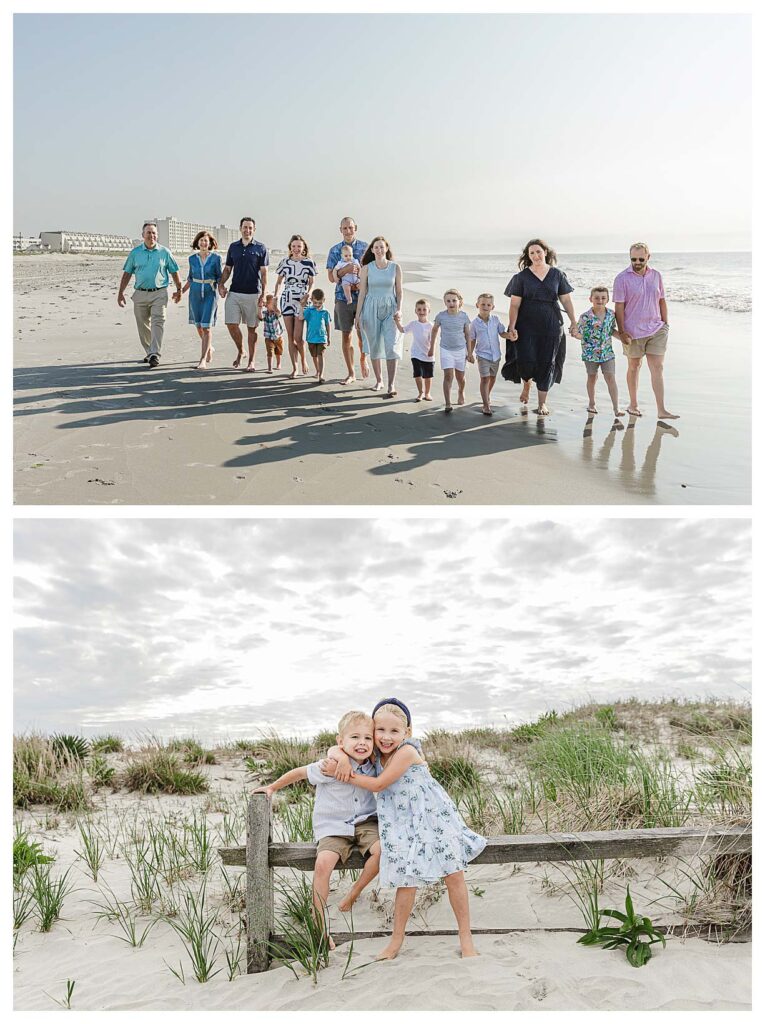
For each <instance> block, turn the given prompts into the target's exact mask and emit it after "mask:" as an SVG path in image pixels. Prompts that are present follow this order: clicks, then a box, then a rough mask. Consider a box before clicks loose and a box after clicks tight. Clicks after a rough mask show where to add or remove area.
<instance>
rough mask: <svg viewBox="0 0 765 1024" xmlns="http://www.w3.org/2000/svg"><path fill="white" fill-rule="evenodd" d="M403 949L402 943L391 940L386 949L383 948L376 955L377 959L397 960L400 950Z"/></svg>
mask: <svg viewBox="0 0 765 1024" xmlns="http://www.w3.org/2000/svg"><path fill="white" fill-rule="evenodd" d="M400 949H401V943H400V942H396V941H394V940H391V941H390V942H389V943H388V945H387V946H386V947H385V949H381V950H380V952H379V953H378V954H377V956H376V957H375V960H395V959H396V957H397V956H398V951H399V950H400Z"/></svg>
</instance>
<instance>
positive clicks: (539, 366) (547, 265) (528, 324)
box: [502, 238, 576, 416]
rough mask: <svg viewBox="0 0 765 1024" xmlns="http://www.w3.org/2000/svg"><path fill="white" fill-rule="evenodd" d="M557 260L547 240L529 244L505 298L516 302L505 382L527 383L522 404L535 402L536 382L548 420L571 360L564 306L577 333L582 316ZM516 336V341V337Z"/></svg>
mask: <svg viewBox="0 0 765 1024" xmlns="http://www.w3.org/2000/svg"><path fill="white" fill-rule="evenodd" d="M556 262H557V256H556V254H555V250H554V249H553V248H551V247H550V246H549V245H548V244H547V243H546V242H543V241H542V239H541V238H533V239H532V240H531V241H530V242H527V243H526V246H525V248H524V250H523V252H522V253H521V255H520V258H519V260H518V267H519V268H520V273H519V274H515V276H514V277H513V278H512V279H511V281H510V283H509V284H508V286H507V288H505V295H507V296H509V298H510V312H509V314H508V321H507V330H508V333H509V334H510V335H511V339H510V340H509V341H508V343H507V360H506V362H505V365H504V366H503V367H502V376H503V377H504V378H505V380H513V381H515V382H516V384H519V383H520V382H521V381H523V388H522V390H521V402H522V403H523V404H524V405H525V404H526V402H528V400H529V391H530V390H531V382H532V380H533V381H534V382H535V383H536V386H537V407H536V409H535V410H534V412H536V413H537V415H539V416H547V415H548V413H549V411H550V410H549V409H548V408H547V392H548V391H549V390H550V388H551V387H552V386H553V383H556V384H560V382H561V380H562V377H563V363H564V361H565V359H566V335H565V332H564V331H563V317H562V316H561V313H560V306H561V304H562V305H563V308H564V309H565V311H566V315H567V316H568V318H569V321H570V323H571V328H572V329H576V314H575V313H574V304H573V302H572V301H571V292H573V290H574V289H573V288H572V287H571V285H570V284H569V282H568V279H567V277H566V275H565V274H564V273H563V271H561V270H558V268H557V267H556V266H555V263H556ZM513 335H515V337H514V338H513V337H512V336H513Z"/></svg>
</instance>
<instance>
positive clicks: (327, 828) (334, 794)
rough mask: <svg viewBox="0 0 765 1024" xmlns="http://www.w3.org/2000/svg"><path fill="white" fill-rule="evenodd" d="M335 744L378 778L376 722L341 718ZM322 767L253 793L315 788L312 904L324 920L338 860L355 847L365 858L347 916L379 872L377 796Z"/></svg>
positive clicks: (356, 715)
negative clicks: (302, 783) (302, 782)
mask: <svg viewBox="0 0 765 1024" xmlns="http://www.w3.org/2000/svg"><path fill="white" fill-rule="evenodd" d="M337 744H338V746H339V747H341V748H342V750H343V751H344V752H345V753H346V754H347V755H348V757H349V758H350V759H351V763H352V764H353V766H354V771H355V772H357V773H361V774H362V775H370V776H372V777H373V778H374V777H376V776H377V770H376V768H375V766H374V764H373V763H372V762H371V761H370V757H371V756H372V753H373V751H374V722H373V721H372V718H371V717H370V716H369V715H367V714H365V713H364V712H363V711H349V712H348V713H347V714H345V715H343V717H342V718H341V719H340V721H339V723H338V726H337ZM320 765H321V762H319V761H315V762H314V763H313V764H309V765H305V766H303V767H301V768H293V769H292V770H291V771H289V772H285V773H284V775H282V776H280V778H278V779H277V780H276V782H272V783H270V785H268V786H260V787H259V788H258V789H256V790H254V792H256V793H266V794H267V795H268V797H269V798H270V797H272V796H273V794H274V793H276V792H277V790H280V789H284V787H285V786H290V785H292V784H293V783H295V782H298V781H300V780H301V779H304V780H305V781H306V782H308V783H309V784H310V785H312V786H315V787H316V798H315V800H314V805H313V834H314V839H316V840H317V842H318V847H317V850H316V867H315V868H314V872H313V903H314V907H315V909H316V914H317V916H318V917H319V919H320V920H325V919H326V918H325V915H326V907H327V899H328V898H329V880H330V877H331V875H332V871H333V869H334V867H335V865H336V864H337V862H338V860H340V861H341V862H342V863H343V864H345V862H346V861H347V860H348V858H349V857H350V855H351V851H352V850H353V849H354V847H356V848H357V849H358V850H359V851H360V852H361V855H362V856H363V857H365V858H366V863H365V864H364V870H363V871H362V872H361V875H360V876H359V878H358V880H357V881H356V882H355V883H354V885H353V887H352V888H351V889H350V891H349V892H348V894H347V895H346V897H345V898H344V899H343V901H342V902H341V903H340V905H339V907H340V910H341V911H342V912H343V913H345V912H346V911H348V910H350V909H351V907H352V906H353V904H354V903H355V902H356V900H357V899H358V898H359V896H360V895H361V892H362V891H363V890H364V889H365V888H366V886H367V885H369V883H370V882H371V881H372V879H373V878H374V877H375V876H376V875H377V873H378V871H379V869H380V836H379V833H378V831H377V800H376V798H375V795H374V794H373V793H370V792H368V791H367V790H364V789H356V787H354V786H347V785H345V783H343V782H338V781H337V780H336V779H334V778H332V777H331V776H328V775H323V774H322V772H321V767H320ZM327 938H328V941H329V948H330V949H334V948H335V944H334V942H333V941H332V937H331V936H330V935H328V936H327Z"/></svg>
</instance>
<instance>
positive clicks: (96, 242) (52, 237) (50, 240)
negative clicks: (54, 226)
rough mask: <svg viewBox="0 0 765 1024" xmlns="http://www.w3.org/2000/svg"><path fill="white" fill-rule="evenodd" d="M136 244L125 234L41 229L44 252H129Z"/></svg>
mask: <svg viewBox="0 0 765 1024" xmlns="http://www.w3.org/2000/svg"><path fill="white" fill-rule="evenodd" d="M135 244H136V242H135V239H133V238H129V237H128V236H127V235H106V234H100V233H97V232H94V231H41V232H40V248H41V249H42V250H43V251H44V252H130V250H131V249H132V248H133V246H134V245H135Z"/></svg>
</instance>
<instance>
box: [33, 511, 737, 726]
mask: <svg viewBox="0 0 765 1024" xmlns="http://www.w3.org/2000/svg"><path fill="white" fill-rule="evenodd" d="M15 532H16V573H17V576H16V642H15V658H16V681H15V714H14V730H15V731H16V732H22V731H25V730H30V729H40V730H44V731H47V732H53V731H62V730H63V731H81V732H83V733H85V734H87V735H94V734H98V733H102V732H104V731H112V732H118V733H121V734H122V735H124V736H132V735H135V734H136V733H137V732H138V731H153V732H156V733H157V734H160V735H163V736H171V735H178V734H184V733H189V732H193V733H195V734H196V735H198V736H199V737H200V738H202V739H216V738H223V737H233V738H235V737H244V736H248V735H252V734H254V733H255V732H256V731H257V730H260V729H265V728H268V727H276V728H277V729H279V730H280V731H281V732H283V733H290V734H298V733H302V734H312V733H314V732H316V731H317V730H318V729H319V728H324V727H332V726H333V725H334V724H335V722H336V721H337V719H338V718H339V717H340V715H341V714H342V713H343V712H344V711H346V710H348V709H350V708H352V707H360V708H370V707H371V706H372V705H373V703H374V702H375V701H377V700H378V699H380V698H381V697H385V696H390V695H396V696H399V697H401V698H403V699H404V700H405V701H407V703H408V704H409V705H410V706H411V708H412V712H413V715H414V724H415V728H416V729H418V730H425V729H431V728H434V727H439V726H443V727H446V728H454V729H458V728H462V727H466V726H468V725H478V724H494V725H503V724H508V723H510V724H515V723H518V722H520V721H525V720H528V719H530V718H533V717H536V716H537V715H539V714H540V713H542V712H543V711H545V710H547V709H549V708H556V709H559V710H560V709H566V708H570V707H571V706H572V705H574V704H576V703H580V702H583V701H585V700H589V699H593V700H598V701H611V700H616V699H619V698H628V697H643V698H652V697H660V696H668V697H705V696H718V697H728V698H734V699H747V698H748V697H749V693H750V667H749V659H750V651H749V610H750V598H749V586H750V582H749V557H750V552H749V542H750V538H749V524H748V522H746V521H744V520H716V519H711V520H707V521H702V520H697V521H690V520H636V519H620V520H614V519H610V520H609V519H603V520H593V521H587V520H582V521H569V522H567V523H563V524H561V523H556V522H544V521H540V522H530V523H523V522H517V521H516V522H512V523H507V522H505V521H503V520H501V519H500V520H498V519H484V520H482V519H475V520H466V519H435V520H428V519H422V518H418V519H401V520H395V519H385V520H371V519H319V520H312V519H302V520H301V519H291V520H256V521H251V520H242V519H236V520H225V519H208V520H197V521H189V520H171V519H155V520H121V519H111V520H105V519H101V520H87V521H86V520H48V521H46V520H43V519H39V520H17V521H16V531H15Z"/></svg>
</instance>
